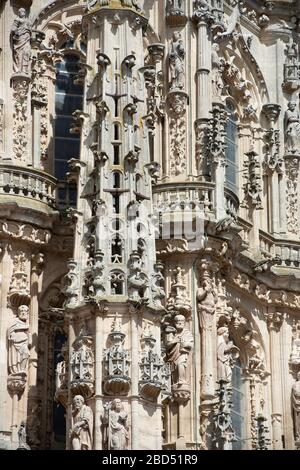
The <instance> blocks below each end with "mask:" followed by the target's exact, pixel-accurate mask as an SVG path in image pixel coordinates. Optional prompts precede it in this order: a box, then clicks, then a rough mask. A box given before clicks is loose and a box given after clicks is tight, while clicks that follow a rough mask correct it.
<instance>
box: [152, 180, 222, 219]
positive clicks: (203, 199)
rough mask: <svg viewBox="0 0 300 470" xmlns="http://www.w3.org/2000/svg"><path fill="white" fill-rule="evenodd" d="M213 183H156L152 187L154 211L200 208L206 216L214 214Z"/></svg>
mask: <svg viewBox="0 0 300 470" xmlns="http://www.w3.org/2000/svg"><path fill="white" fill-rule="evenodd" d="M214 189H215V185H214V183H176V184H158V185H157V186H154V188H153V202H154V207H155V210H156V211H160V210H163V211H164V212H169V211H170V212H172V211H179V210H180V209H181V210H183V209H184V210H187V211H188V210H189V209H191V210H193V209H197V208H199V209H201V210H202V211H203V213H204V215H205V217H207V218H213V215H214V205H215V203H214Z"/></svg>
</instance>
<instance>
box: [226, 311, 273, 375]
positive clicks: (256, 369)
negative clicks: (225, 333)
mask: <svg viewBox="0 0 300 470" xmlns="http://www.w3.org/2000/svg"><path fill="white" fill-rule="evenodd" d="M229 309H230V314H229V315H227V316H221V317H220V318H219V322H218V326H219V327H221V326H224V325H226V326H228V329H229V334H230V338H231V340H232V341H233V342H234V344H235V345H236V346H237V347H238V348H239V350H240V352H239V356H240V362H241V366H242V368H243V370H244V372H245V374H247V375H249V376H253V375H254V376H257V377H259V378H261V379H264V378H265V377H266V376H268V375H269V373H268V370H267V369H268V368H267V362H266V345H265V342H264V340H263V335H262V333H261V331H260V329H259V327H258V325H257V323H256V322H255V320H254V319H253V315H251V314H250V313H248V312H246V310H245V309H241V307H240V306H236V305H234V304H232V305H231V306H230V307H229Z"/></svg>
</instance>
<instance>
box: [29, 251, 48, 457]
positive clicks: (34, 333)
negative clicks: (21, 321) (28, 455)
mask: <svg viewBox="0 0 300 470" xmlns="http://www.w3.org/2000/svg"><path fill="white" fill-rule="evenodd" d="M43 262H44V255H43V254H42V253H38V254H34V255H32V258H31V285H30V299H31V300H30V315H29V325H30V334H31V338H32V342H31V349H30V358H29V371H28V372H29V374H28V387H29V391H28V417H29V418H30V419H29V420H27V433H28V441H29V444H30V447H31V448H32V449H34V448H38V447H39V444H40V438H39V437H38V436H39V429H38V418H39V413H40V409H39V400H38V389H37V365H38V334H39V304H38V294H39V278H40V275H41V273H42V266H43Z"/></svg>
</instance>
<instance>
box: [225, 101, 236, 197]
mask: <svg viewBox="0 0 300 470" xmlns="http://www.w3.org/2000/svg"><path fill="white" fill-rule="evenodd" d="M226 111H227V112H228V114H229V119H228V121H227V124H226V127H225V132H226V135H225V143H226V150H225V157H226V163H227V167H226V178H225V181H226V185H227V187H228V188H229V189H231V190H232V191H234V192H235V193H236V192H237V191H238V188H237V181H238V161H237V158H238V145H237V142H238V135H237V119H236V116H235V113H234V111H235V110H234V106H233V105H232V104H231V103H228V104H227V109H226Z"/></svg>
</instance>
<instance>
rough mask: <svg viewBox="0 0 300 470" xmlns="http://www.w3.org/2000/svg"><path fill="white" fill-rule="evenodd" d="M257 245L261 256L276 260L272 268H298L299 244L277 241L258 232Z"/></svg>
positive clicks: (299, 260) (299, 258) (299, 263)
mask: <svg viewBox="0 0 300 470" xmlns="http://www.w3.org/2000/svg"><path fill="white" fill-rule="evenodd" d="M259 244H260V251H261V253H262V254H263V255H265V256H270V257H271V258H275V257H277V258H278V260H276V261H275V264H274V266H283V267H289V268H300V242H298V241H294V240H293V241H289V240H277V239H275V238H273V237H272V236H271V235H269V234H267V233H265V232H262V231H261V230H260V234H259Z"/></svg>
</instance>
